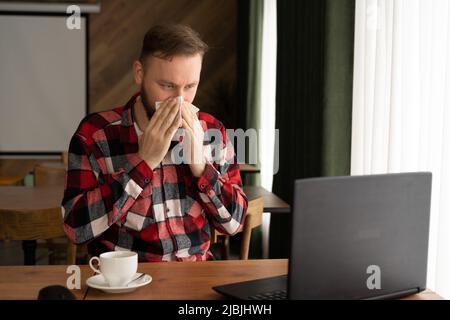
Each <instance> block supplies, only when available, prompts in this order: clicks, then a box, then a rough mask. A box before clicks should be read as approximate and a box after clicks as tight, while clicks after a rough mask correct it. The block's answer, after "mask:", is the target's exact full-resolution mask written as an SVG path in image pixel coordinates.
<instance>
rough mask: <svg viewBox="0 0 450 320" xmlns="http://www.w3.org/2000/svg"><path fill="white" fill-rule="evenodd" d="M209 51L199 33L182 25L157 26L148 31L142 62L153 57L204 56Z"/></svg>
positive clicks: (143, 44)
mask: <svg viewBox="0 0 450 320" xmlns="http://www.w3.org/2000/svg"><path fill="white" fill-rule="evenodd" d="M206 51H208V45H207V44H206V43H205V42H203V40H202V39H201V38H200V35H199V34H198V32H196V31H194V30H193V29H191V28H190V27H188V26H186V25H182V24H163V25H156V26H154V27H152V28H150V30H148V31H147V33H146V34H145V37H144V41H143V43H142V50H141V55H140V60H141V62H144V59H145V58H146V57H147V56H149V55H153V56H156V57H158V58H162V59H170V58H172V57H173V56H175V55H187V56H191V55H195V54H197V53H200V54H201V55H202V56H203V55H204V54H205V53H206Z"/></svg>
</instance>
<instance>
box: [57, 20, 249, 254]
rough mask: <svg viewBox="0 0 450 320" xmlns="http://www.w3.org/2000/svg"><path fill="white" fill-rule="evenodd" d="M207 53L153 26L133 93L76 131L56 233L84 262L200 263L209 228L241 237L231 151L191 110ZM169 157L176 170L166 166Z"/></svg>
mask: <svg viewBox="0 0 450 320" xmlns="http://www.w3.org/2000/svg"><path fill="white" fill-rule="evenodd" d="M206 51H207V45H206V44H205V43H204V42H203V41H202V40H201V39H200V38H199V35H198V34H197V33H196V32H195V31H193V30H192V29H190V28H189V27H186V26H182V25H165V26H156V27H153V28H152V29H150V30H149V31H148V32H147V34H146V35H145V38H144V41H143V47H142V52H141V56H140V59H139V60H138V61H135V62H134V65H133V70H134V78H135V82H136V84H137V85H139V86H140V87H141V90H140V93H138V94H135V95H134V96H133V97H131V99H130V100H129V101H128V103H127V104H126V105H125V106H123V107H118V108H115V109H113V110H110V111H106V112H100V113H96V114H91V115H89V116H87V117H86V118H85V119H84V120H83V121H82V122H81V124H80V125H79V127H78V129H77V131H76V132H75V134H74V136H73V138H72V140H71V142H70V146H69V165H68V172H67V178H66V188H65V193H64V199H63V201H62V211H63V217H64V229H65V231H66V233H67V235H68V237H69V238H70V239H71V240H72V241H73V242H74V243H76V244H82V243H88V248H89V252H90V253H91V254H93V255H98V254H100V253H102V252H105V251H113V250H132V251H135V252H137V253H138V255H139V259H140V261H201V260H208V259H210V258H212V254H211V252H210V250H209V248H210V237H211V228H212V227H214V228H216V229H217V230H219V231H220V232H221V233H225V234H229V235H233V234H235V233H237V232H239V231H240V230H241V228H242V224H243V222H244V219H245V214H246V211H247V198H246V196H245V194H244V192H243V190H242V183H241V177H240V172H239V169H238V166H237V163H236V161H235V155H234V151H233V148H232V146H231V144H230V143H229V142H227V138H226V132H225V128H224V126H223V125H222V123H221V122H219V121H218V120H216V119H215V118H214V117H213V116H211V115H209V114H207V113H204V112H198V113H196V112H195V111H194V110H195V107H193V105H192V104H191V102H192V101H193V100H194V98H195V94H196V92H197V86H198V84H199V81H200V72H201V67H202V60H203V56H204V54H205V52H206ZM156 102H161V104H160V107H159V108H156V107H155V106H156ZM180 130H181V131H180ZM209 130H215V131H218V132H220V133H221V140H219V144H221V147H222V148H221V150H222V151H220V150H219V151H217V150H216V152H213V151H212V150H213V149H212V148H211V145H210V144H211V143H212V140H213V139H208V137H209V135H208V131H209ZM172 138H174V141H171V140H172ZM209 140H210V141H209ZM204 141H205V142H204ZM180 147H181V148H180ZM180 149H181V150H182V151H181V152H180ZM175 150H176V151H177V152H175V153H177V154H179V155H182V156H183V158H182V159H183V160H184V161H181V162H179V161H174V160H176V159H177V157H176V156H175V157H174V152H173V151H175ZM208 153H209V154H208ZM211 153H216V154H214V155H212V154H211ZM212 158H214V159H215V161H210V160H209V159H212Z"/></svg>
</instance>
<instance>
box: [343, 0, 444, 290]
mask: <svg viewBox="0 0 450 320" xmlns="http://www.w3.org/2000/svg"><path fill="white" fill-rule="evenodd" d="M449 10H450V1H448V0H356V21H355V62H354V85H353V87H354V92H353V128H352V163H351V172H352V174H354V175H358V174H374V173H387V172H408V171H431V172H432V173H433V186H432V188H433V191H432V205H431V220H430V245H429V252H428V257H429V259H428V279H427V280H428V281H427V285H428V287H429V288H431V289H432V290H435V291H436V292H437V293H439V294H441V295H442V296H444V297H446V298H450V211H449V210H450V22H449V20H450V12H449Z"/></svg>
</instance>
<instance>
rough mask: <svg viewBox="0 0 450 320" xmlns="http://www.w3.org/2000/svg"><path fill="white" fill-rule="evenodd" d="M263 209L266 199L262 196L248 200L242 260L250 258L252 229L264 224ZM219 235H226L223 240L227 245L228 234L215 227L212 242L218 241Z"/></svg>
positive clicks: (242, 243)
mask: <svg viewBox="0 0 450 320" xmlns="http://www.w3.org/2000/svg"><path fill="white" fill-rule="evenodd" d="M263 211H264V199H263V198H262V197H259V198H256V199H253V200H251V201H249V202H248V208H247V216H246V217H245V222H244V226H243V228H242V242H241V252H240V255H239V259H241V260H248V253H249V250H250V239H251V236H252V230H253V229H254V228H256V227H258V226H260V225H261V224H262V215H263ZM218 236H224V237H225V242H223V243H222V245H223V246H224V245H225V246H226V245H227V237H228V236H227V235H224V234H222V233H220V232H219V231H217V230H215V229H213V230H212V232H211V243H216V242H217V241H218ZM222 256H223V254H222Z"/></svg>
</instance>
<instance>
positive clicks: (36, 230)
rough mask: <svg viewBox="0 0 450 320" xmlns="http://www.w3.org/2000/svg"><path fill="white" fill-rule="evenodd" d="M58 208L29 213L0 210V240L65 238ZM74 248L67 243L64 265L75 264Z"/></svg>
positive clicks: (71, 244)
mask: <svg viewBox="0 0 450 320" xmlns="http://www.w3.org/2000/svg"><path fill="white" fill-rule="evenodd" d="M62 226H63V221H62V215H61V209H60V208H50V209H41V210H36V211H33V213H32V214H30V213H29V212H21V211H15V210H0V240H38V239H42V240H50V239H54V238H59V237H66V234H65V232H64V230H63V227H62ZM75 258H76V246H75V245H74V244H73V243H71V242H70V241H68V243H67V256H66V263H67V264H69V265H72V264H75Z"/></svg>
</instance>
